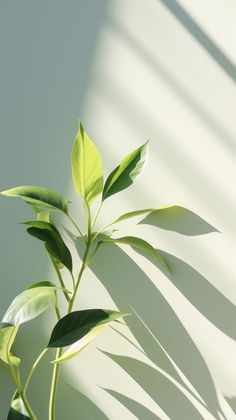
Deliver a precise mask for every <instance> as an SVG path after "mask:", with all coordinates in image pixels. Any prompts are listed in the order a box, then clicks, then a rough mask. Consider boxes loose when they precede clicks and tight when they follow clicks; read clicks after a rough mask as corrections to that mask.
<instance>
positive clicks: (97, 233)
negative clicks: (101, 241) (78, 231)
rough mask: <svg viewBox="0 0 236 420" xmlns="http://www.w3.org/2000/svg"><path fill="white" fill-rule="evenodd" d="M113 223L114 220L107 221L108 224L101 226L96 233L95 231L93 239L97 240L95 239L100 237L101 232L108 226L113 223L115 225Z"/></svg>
mask: <svg viewBox="0 0 236 420" xmlns="http://www.w3.org/2000/svg"><path fill="white" fill-rule="evenodd" d="M113 223H114V222H110V223H107V225H104V226H103V227H101V229H99V230H98V231H97V232H96V233H95V235H94V237H93V241H95V239H96V238H97V237H98V235H99V234H100V233H102V232H103V231H104V230H105V229H106V228H107V227H109V226H111V225H113Z"/></svg>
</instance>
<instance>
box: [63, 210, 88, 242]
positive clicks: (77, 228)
mask: <svg viewBox="0 0 236 420" xmlns="http://www.w3.org/2000/svg"><path fill="white" fill-rule="evenodd" d="M67 217H68V219H69V220H70V221H71V223H72V224H73V225H74V227H75V228H76V230H77V231H78V232H79V234H80V236H81V237H82V238H83V236H84V235H83V234H82V232H81V230H80V228H79V226H78V225H77V223H76V222H75V221H74V220H73V219H72V217H71V216H70V215H69V214H67Z"/></svg>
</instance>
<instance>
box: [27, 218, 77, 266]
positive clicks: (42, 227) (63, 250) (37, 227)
mask: <svg viewBox="0 0 236 420" xmlns="http://www.w3.org/2000/svg"><path fill="white" fill-rule="evenodd" d="M24 224H25V225H27V226H30V227H29V228H28V229H27V232H28V233H29V234H30V235H32V236H34V237H35V238H37V239H40V240H41V241H43V242H45V246H46V249H47V251H48V252H49V253H50V254H51V255H52V256H53V257H54V258H55V259H56V260H58V261H59V262H60V263H62V264H63V265H65V266H66V267H67V268H68V270H70V271H72V257H71V254H70V251H69V249H68V248H67V246H66V245H65V243H64V241H63V239H62V237H61V235H60V233H59V232H58V230H57V229H56V227H55V226H54V225H52V224H51V223H48V222H42V221H39V220H34V221H32V222H24Z"/></svg>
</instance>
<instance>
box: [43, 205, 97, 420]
mask: <svg viewBox="0 0 236 420" xmlns="http://www.w3.org/2000/svg"><path fill="white" fill-rule="evenodd" d="M86 210H87V219H88V242H87V244H86V248H85V252H84V256H83V260H82V263H81V266H80V269H79V273H78V278H77V281H76V283H75V287H74V291H73V294H72V297H71V299H70V302H69V305H68V313H70V312H71V311H72V309H73V305H74V301H75V297H76V294H77V291H78V287H79V284H80V280H81V277H82V274H83V271H84V269H85V268H86V261H87V257H88V253H89V249H90V245H91V213H90V208H89V206H88V205H87V206H86ZM62 351H63V350H62V348H60V349H57V352H56V359H58V358H59V357H60V356H61V355H62ZM59 370H60V364H59V363H55V364H54V368H53V376H52V383H51V391H50V401H49V420H55V405H56V393H57V385H58V377H59Z"/></svg>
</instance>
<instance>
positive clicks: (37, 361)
mask: <svg viewBox="0 0 236 420" xmlns="http://www.w3.org/2000/svg"><path fill="white" fill-rule="evenodd" d="M47 351H48V348H46V349H44V350H43V351H42V352H41V353H40V355H39V356H38V357H37V359H36V360H35V362H34V364H33V366H32V367H31V369H30V372H29V375H28V377H27V379H26V382H25V386H24V389H23V393H24V395H25V394H26V391H27V388H28V385H29V382H30V380H31V377H32V375H33V373H34V372H35V369H36V367H37V366H38V364H39V362H40V361H41V359H42V358H43V356H44V355H45V353H46V352H47Z"/></svg>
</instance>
